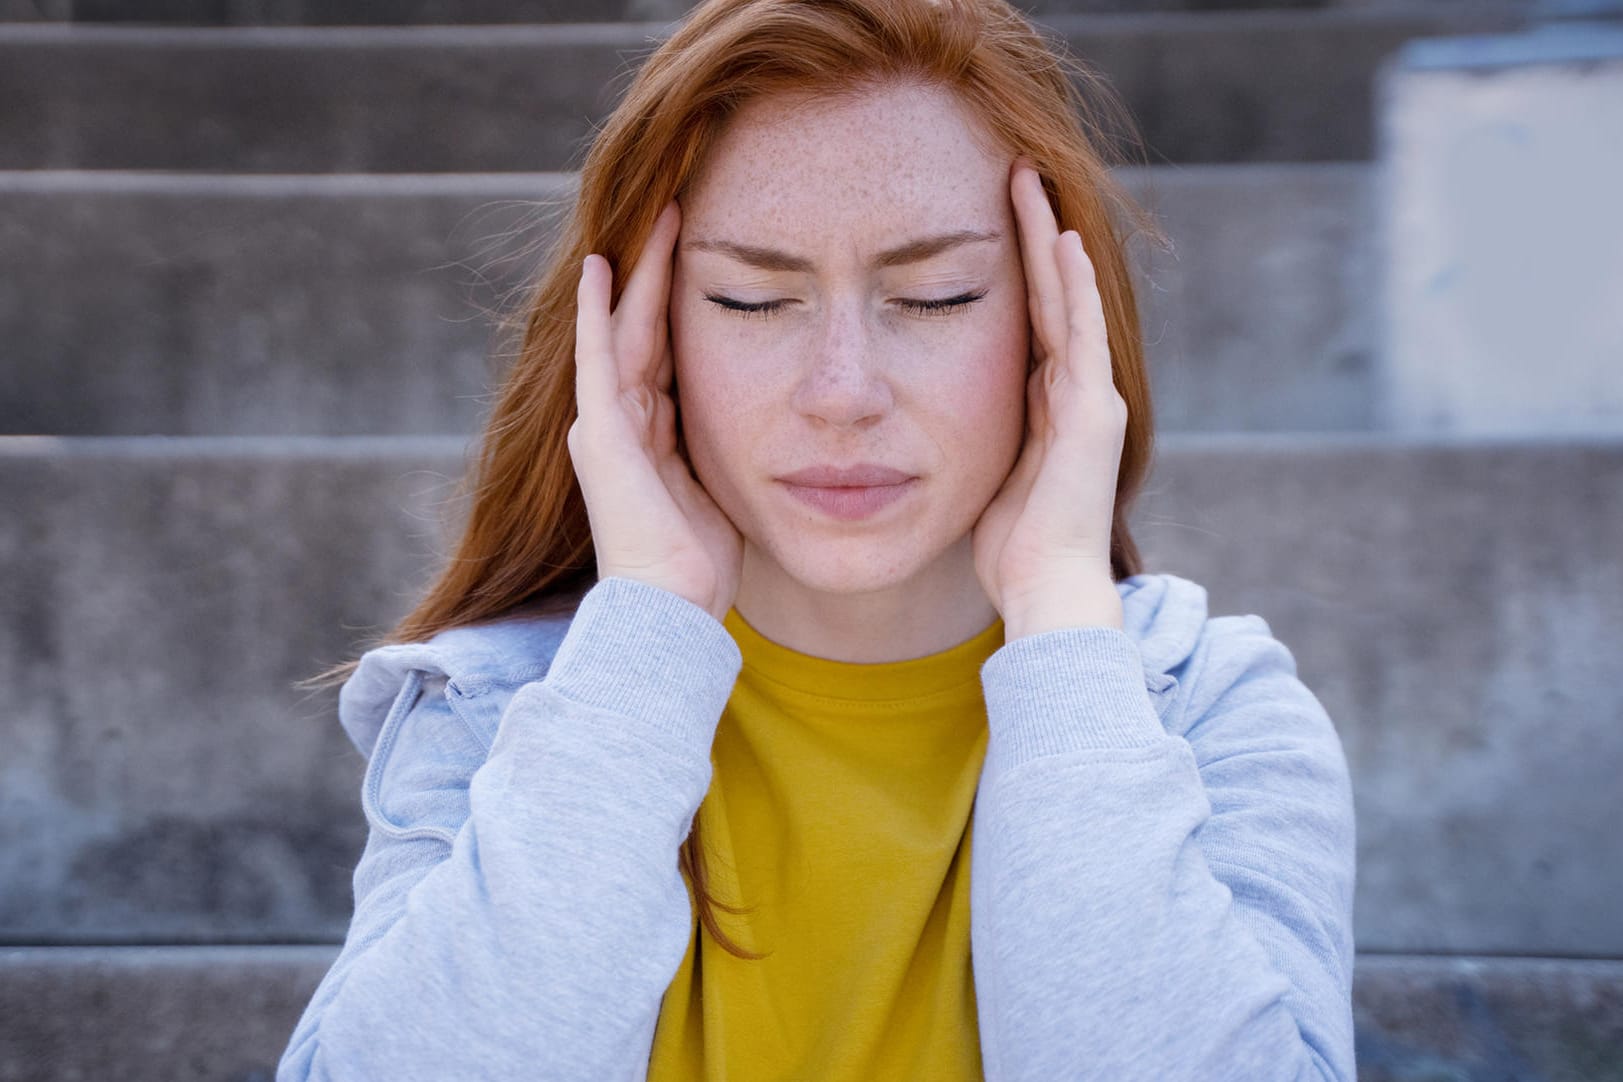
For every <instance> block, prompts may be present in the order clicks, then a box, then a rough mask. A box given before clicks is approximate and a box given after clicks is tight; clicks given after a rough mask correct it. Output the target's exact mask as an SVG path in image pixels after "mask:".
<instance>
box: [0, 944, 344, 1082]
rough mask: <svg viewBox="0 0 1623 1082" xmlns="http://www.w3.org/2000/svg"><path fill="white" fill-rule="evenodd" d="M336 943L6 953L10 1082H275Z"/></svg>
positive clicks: (0, 1009) (1, 980) (2, 958)
mask: <svg viewBox="0 0 1623 1082" xmlns="http://www.w3.org/2000/svg"><path fill="white" fill-rule="evenodd" d="M333 956H334V950H333V949H332V948H331V947H325V946H320V947H287V946H283V947H119V948H95V947H89V948H66V947H52V948H33V949H28V948H22V949H18V948H12V949H6V948H0V1018H4V1019H5V1024H4V1025H0V1079H4V1080H5V1082H99V1080H102V1079H119V1080H121V1082H271V1078H272V1076H273V1075H274V1074H275V1072H276V1061H277V1060H278V1059H280V1058H281V1055H282V1050H283V1049H284V1048H285V1047H287V1041H288V1037H289V1036H291V1034H292V1032H293V1026H294V1025H295V1024H296V1023H297V1022H298V1020H299V1015H300V1014H301V1013H302V1012H303V1011H304V1006H305V1004H306V1003H308V1002H309V1000H310V996H311V995H312V994H313V993H314V992H315V987H316V985H317V984H318V983H319V982H320V980H321V977H322V975H323V974H324V973H326V972H327V969H328V967H329V966H331V965H332V960H333Z"/></svg>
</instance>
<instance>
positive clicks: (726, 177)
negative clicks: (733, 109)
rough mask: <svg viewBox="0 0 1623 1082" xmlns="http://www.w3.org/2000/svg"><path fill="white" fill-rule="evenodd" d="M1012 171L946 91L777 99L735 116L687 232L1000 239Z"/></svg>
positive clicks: (699, 189) (690, 211)
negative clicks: (957, 234)
mask: <svg viewBox="0 0 1623 1082" xmlns="http://www.w3.org/2000/svg"><path fill="white" fill-rule="evenodd" d="M1008 166H1009V156H1007V155H1004V154H1001V153H998V152H997V151H996V150H995V148H994V146H993V144H992V141H991V140H990V139H989V138H988V137H987V136H986V135H985V134H984V131H983V129H982V128H981V127H980V125H979V124H978V122H977V121H976V120H975V118H974V117H973V115H972V114H971V113H970V112H969V111H968V110H967V109H966V108H965V107H964V106H963V105H962V104H961V103H960V101H959V100H958V98H957V97H956V96H955V95H954V94H953V93H952V92H951V91H948V90H945V89H942V88H939V87H932V86H924V85H919V84H910V83H902V84H890V85H885V86H880V87H874V88H869V89H865V90H862V91H859V92H853V93H851V94H849V95H841V96H839V97H816V98H810V97H804V96H795V97H790V96H773V97H768V98H763V99H759V100H756V101H753V102H750V103H749V104H747V105H745V106H744V107H743V108H742V109H740V110H739V112H738V113H737V114H735V115H734V117H733V118H732V120H731V122H730V123H729V124H728V126H727V128H726V129H725V130H724V132H723V134H722V136H721V138H720V139H719V140H718V141H717V143H716V145H715V146H714V148H713V149H712V150H711V153H710V155H709V157H708V158H707V160H706V162H705V164H704V168H703V169H702V170H701V171H700V173H699V175H698V177H697V179H696V181H695V183H694V184H693V185H692V186H691V188H690V189H689V191H688V192H687V194H686V195H685V196H684V198H683V204H682V216H683V222H684V228H685V230H686V228H689V227H691V229H692V230H693V231H695V232H700V231H702V232H705V233H706V235H708V233H709V232H710V230H712V229H717V228H722V229H731V230H734V231H738V230H748V231H751V232H752V233H754V234H756V236H754V237H752V238H750V239H752V240H754V239H758V238H759V234H761V233H766V234H770V235H772V236H774V237H776V238H777V239H780V240H786V241H787V240H790V239H796V240H801V241H805V240H807V239H808V238H813V239H814V238H815V237H816V236H818V235H826V234H828V233H829V232H830V231H833V232H856V233H862V234H867V235H869V236H871V237H872V239H874V241H875V243H876V244H877V243H878V241H879V240H880V239H881V237H890V236H892V235H893V234H900V233H916V232H917V231H918V230H919V229H920V228H921V227H925V226H929V227H934V228H966V227H993V226H996V225H997V224H999V223H1001V222H1003V221H1004V220H1005V218H1006V217H1007V216H1008V214H1009V211H1008V208H1007V202H1008V190H1007V189H1008ZM734 239H742V238H734Z"/></svg>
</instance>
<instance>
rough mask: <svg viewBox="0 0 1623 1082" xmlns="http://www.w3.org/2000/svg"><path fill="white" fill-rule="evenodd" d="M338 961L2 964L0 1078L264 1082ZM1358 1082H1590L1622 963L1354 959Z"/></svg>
mask: <svg viewBox="0 0 1623 1082" xmlns="http://www.w3.org/2000/svg"><path fill="white" fill-rule="evenodd" d="M335 953H336V952H335V950H334V949H333V948H331V947H304V946H294V947H289V946H275V947H135V948H130V947H124V948H105V947H87V948H62V947H53V948H32V949H15V948H14V949H9V950H6V949H0V1014H3V1016H4V1017H5V1018H6V1019H7V1025H6V1026H5V1027H4V1028H3V1029H0V1078H3V1079H5V1080H6V1082H61V1080H63V1079H88V1078H118V1079H121V1080H123V1082H269V1080H270V1078H271V1076H272V1075H273V1074H274V1072H275V1069H276V1062H277V1060H278V1059H279V1058H280V1057H281V1054H282V1050H283V1048H284V1047H285V1046H286V1044H287V1039H288V1037H289V1035H291V1033H292V1031H293V1026H294V1024H295V1023H296V1022H297V1021H298V1018H299V1015H300V1014H301V1013H302V1012H303V1010H304V1006H305V1004H306V1003H307V1002H308V1001H309V998H310V996H311V995H312V994H314V992H315V987H316V984H317V983H318V982H319V981H320V980H321V976H322V974H323V973H325V972H326V968H327V967H328V966H329V965H330V964H331V963H332V959H333V957H334V956H335ZM1353 1007H1354V1018H1355V1021H1356V1024H1357V1042H1358V1043H1357V1049H1358V1077H1359V1079H1360V1080H1361V1082H1399V1080H1414V1079H1441V1078H1447V1079H1450V1080H1455V1082H1502V1080H1504V1079H1539V1080H1540V1082H1592V1080H1596V1079H1602V1078H1611V1077H1613V1074H1611V1073H1607V1072H1608V1071H1610V1070H1611V1068H1613V1067H1615V1065H1616V1064H1617V1063H1619V1062H1623V1034H1620V1032H1619V1029H1618V1025H1617V1019H1618V1016H1619V1011H1620V1010H1623V962H1618V961H1607V960H1586V959H1544V958H1488V957H1463V958H1445V957H1426V956H1405V955H1397V956H1383V955H1360V956H1359V958H1358V960H1357V963H1356V965H1355V967H1354V973H1353Z"/></svg>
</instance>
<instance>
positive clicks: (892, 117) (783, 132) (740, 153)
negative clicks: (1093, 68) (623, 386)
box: [671, 84, 1028, 591]
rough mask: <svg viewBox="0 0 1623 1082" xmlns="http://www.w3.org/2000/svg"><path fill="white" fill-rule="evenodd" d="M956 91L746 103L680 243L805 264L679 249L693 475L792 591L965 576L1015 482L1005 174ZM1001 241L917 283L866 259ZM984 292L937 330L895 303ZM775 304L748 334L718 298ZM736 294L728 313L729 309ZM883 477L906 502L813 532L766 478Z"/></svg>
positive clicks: (678, 304)
mask: <svg viewBox="0 0 1623 1082" xmlns="http://www.w3.org/2000/svg"><path fill="white" fill-rule="evenodd" d="M977 136H978V129H976V127H975V122H974V120H973V119H972V117H971V115H970V114H969V113H968V112H967V111H966V110H965V109H964V108H963V107H962V106H961V105H960V104H959V103H958V101H957V99H956V98H954V97H953V96H952V95H951V94H950V93H949V92H947V91H944V90H940V89H937V88H927V87H920V86H913V85H905V84H904V85H896V86H889V87H885V88H881V89H874V90H868V91H865V92H863V93H861V94H859V95H855V96H849V97H844V98H840V99H837V100H820V101H809V102H807V101H790V100H786V99H782V98H772V99H765V100H760V101H756V102H753V103H751V104H749V105H747V106H746V107H744V109H742V110H741V111H740V113H739V114H738V115H737V116H735V118H734V120H733V122H732V124H731V125H730V126H729V127H728V129H727V130H726V131H725V132H724V134H723V136H722V138H721V139H720V140H718V142H717V144H716V146H715V147H714V149H713V150H712V152H711V156H710V158H709V160H708V161H707V162H706V163H705V168H704V170H703V171H702V172H701V174H700V175H699V177H698V178H697V180H696V181H695V183H694V184H693V185H692V186H691V188H690V190H689V191H688V193H687V194H686V195H685V196H684V200H683V225H682V239H683V240H688V239H692V238H704V239H712V240H714V239H723V240H727V241H732V242H735V243H740V244H746V245H751V246H757V247H769V248H773V249H778V250H781V251H785V252H790V253H794V254H796V255H798V256H801V257H803V258H805V259H807V260H809V261H810V262H811V264H812V269H811V270H810V271H809V272H807V273H804V274H786V273H779V272H763V271H760V270H758V269H751V268H746V267H742V266H740V265H739V264H738V263H737V262H736V261H733V260H731V259H730V258H728V257H726V256H722V255H719V254H717V253H713V252H704V253H693V252H681V253H680V254H679V255H678V257H677V260H676V267H675V274H674V277H673V283H672V303H671V331H672V348H673V352H674V355H675V361H676V370H677V380H678V384H679V387H680V389H681V392H680V393H681V400H682V422H683V427H684V434H685V437H686V441H687V446H688V449H689V453H690V456H691V459H692V463H693V466H694V470H695V473H696V475H697V476H698V477H699V479H700V481H701V482H702V483H703V484H704V486H705V488H706V489H707V490H708V491H709V492H710V493H711V495H712V496H713V497H714V498H715V499H716V500H717V502H718V504H720V506H721V507H722V510H723V511H724V512H726V513H727V515H728V517H729V518H731V519H732V520H733V522H734V523H735V524H737V525H738V526H739V528H740V530H741V531H742V532H743V533H744V535H745V539H746V546H747V548H749V549H751V550H752V551H753V554H754V556H755V558H756V566H757V567H760V568H763V569H764V571H763V572H762V573H763V574H771V575H778V576H781V577H782V579H783V580H784V581H785V582H791V583H793V584H795V585H797V586H800V587H804V588H808V589H818V590H829V591H849V590H861V589H878V588H882V587H884V586H886V585H893V584H895V583H897V582H900V581H903V580H911V581H913V582H915V583H919V582H923V581H925V580H928V579H929V578H930V577H931V576H934V577H935V578H936V579H942V578H945V577H951V576H956V575H962V574H964V573H965V571H966V567H967V565H966V563H965V561H964V560H963V559H962V553H961V552H960V551H959V549H958V545H959V543H960V542H961V541H963V540H964V538H965V536H966V535H967V533H968V531H969V529H970V527H971V526H972V525H973V523H974V521H975V519H976V518H977V517H978V516H979V513H980V511H981V510H982V509H984V507H985V505H986V503H987V502H988V501H989V500H990V499H991V497H992V495H993V494H995V492H996V490H997V487H998V486H999V485H1000V484H1001V482H1002V480H1003V478H1004V477H1005V476H1006V474H1007V472H1008V469H1009V467H1010V466H1011V465H1012V463H1013V461H1014V457H1015V455H1016V453H1017V451H1018V449H1019V444H1020V439H1021V437H1022V434H1023V427H1024V415H1023V411H1024V403H1025V373H1026V357H1027V343H1028V337H1027V336H1028V328H1027V323H1026V320H1027V315H1026V308H1025V291H1024V280H1023V275H1022V272H1021V266H1020V262H1019V250H1018V246H1017V243H1016V240H1015V224H1014V219H1013V212H1012V208H1011V206H1010V203H1009V197H1008V189H1007V178H1008V165H1009V158H1008V157H1007V156H1005V155H1001V154H994V153H990V152H989V151H988V150H987V149H985V145H986V144H985V143H984V141H983V140H980V139H979V138H977ZM953 229H976V230H980V231H983V232H990V233H995V234H997V235H998V237H999V239H998V240H997V241H995V242H991V243H981V244H974V245H964V246H962V247H961V248H958V249H955V250H954V251H952V252H950V253H946V254H943V255H940V256H937V257H934V258H933V259H931V260H930V261H927V262H924V263H920V264H917V265H913V266H909V267H897V268H888V269H883V270H876V269H875V267H874V265H873V257H874V253H876V252H878V251H882V250H885V249H888V248H892V247H895V246H897V245H900V244H903V243H905V242H908V241H912V240H916V239H917V238H919V237H921V236H926V235H932V234H936V233H939V232H941V231H943V230H953ZM968 283H972V284H973V285H974V286H975V287H976V288H977V289H979V290H983V291H984V293H985V295H984V297H983V298H982V299H980V300H978V301H976V302H974V303H972V304H969V305H967V306H965V307H963V309H962V310H959V311H954V312H951V313H950V314H946V315H920V314H910V313H908V312H906V311H904V310H903V309H901V308H900V307H898V302H899V301H900V300H918V299H925V300H931V299H933V300H941V299H943V298H945V297H948V296H951V295H953V294H954V292H955V291H956V292H960V293H961V292H963V291H964V288H963V285H962V284H968ZM729 291H731V292H732V293H737V292H741V291H745V292H748V293H749V297H748V298H747V299H748V300H750V301H752V302H753V301H767V300H783V301H785V302H787V303H786V304H785V306H784V307H783V308H782V309H780V310H779V311H776V312H773V313H772V314H770V315H768V316H766V317H765V318H761V317H759V316H756V317H753V318H744V317H742V316H740V314H739V313H737V312H735V311H727V310H725V309H724V308H722V307H720V306H718V304H716V303H715V302H713V301H712V300H709V299H707V298H706V293H707V292H709V293H716V294H727V295H730V292H729ZM734 299H737V298H734ZM856 463H877V464H880V465H885V466H890V467H892V468H896V469H900V470H903V471H904V472H907V473H909V474H911V475H914V476H916V477H917V478H918V479H919V483H918V485H917V486H916V490H915V491H914V492H913V494H911V495H910V496H909V497H907V498H906V499H904V500H901V501H898V502H897V503H895V504H892V505H890V506H889V507H887V509H886V510H885V511H884V512H883V513H882V514H878V515H875V516H873V517H872V518H871V519H865V520H862V521H860V522H855V523H852V522H838V521H834V520H831V519H828V518H826V517H824V516H819V515H818V514H817V513H815V512H814V511H812V510H809V509H807V508H806V507H805V506H804V505H803V504H798V503H796V502H795V501H794V500H792V499H790V498H788V497H786V495H785V489H784V486H783V485H782V484H781V483H779V482H778V481H777V480H776V478H777V477H778V476H779V475H781V474H783V473H786V472H789V471H791V470H796V469H800V468H804V467H807V466H813V465H820V464H831V465H838V466H849V465H853V464H856Z"/></svg>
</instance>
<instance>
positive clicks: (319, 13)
mask: <svg viewBox="0 0 1623 1082" xmlns="http://www.w3.org/2000/svg"><path fill="white" fill-rule="evenodd" d="M1489 3H1492V4H1496V5H1497V6H1499V7H1501V8H1505V9H1508V10H1517V11H1519V10H1525V9H1529V8H1536V7H1537V6H1538V5H1539V3H1540V0H1015V6H1016V7H1019V8H1022V9H1024V10H1026V11H1029V12H1032V13H1035V14H1041V15H1054V14H1067V15H1069V14H1116V13H1128V12H1145V11H1220V10H1231V9H1235V10H1238V9H1248V8H1280V9H1298V10H1300V9H1314V8H1339V7H1344V8H1349V9H1362V10H1370V9H1383V8H1386V9H1391V8H1409V9H1413V8H1416V7H1427V8H1431V9H1441V8H1456V9H1457V8H1462V7H1465V6H1468V5H1469V6H1476V7H1482V6H1485V5H1487V4H1489ZM691 7H692V4H691V3H689V2H688V0H389V2H388V3H384V4H380V3H378V2H377V0H0V21H3V20H5V19H7V18H14V19H19V20H26V19H41V18H53V19H67V18H72V19H75V20H79V21H82V22H114V23H135V24H151V23H159V24H175V25H197V26H290V25H312V26H316V25H325V26H363V25H408V24H436V23H468V24H476V23H491V24H494V23H546V22H609V21H613V20H648V19H655V20H657V19H675V18H679V17H681V16H682V15H683V14H684V13H685V12H686V11H688V10H689V9H690V8H691Z"/></svg>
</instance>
